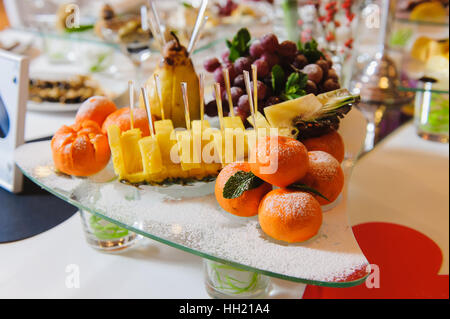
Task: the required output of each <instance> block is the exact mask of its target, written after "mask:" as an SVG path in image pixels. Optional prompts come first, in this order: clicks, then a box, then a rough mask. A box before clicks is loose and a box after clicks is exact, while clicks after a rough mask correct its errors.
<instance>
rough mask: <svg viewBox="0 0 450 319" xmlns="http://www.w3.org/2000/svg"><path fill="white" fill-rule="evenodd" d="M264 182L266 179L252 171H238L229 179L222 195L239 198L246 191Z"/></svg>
mask: <svg viewBox="0 0 450 319" xmlns="http://www.w3.org/2000/svg"><path fill="white" fill-rule="evenodd" d="M262 184H264V181H263V180H262V179H260V178H259V177H257V176H256V175H255V174H253V173H252V172H244V171H238V172H236V173H235V174H234V175H233V176H231V177H230V178H229V179H228V180H227V182H226V183H225V186H224V188H223V192H222V195H223V197H224V198H227V199H232V198H237V197H239V196H241V195H242V194H243V193H244V192H245V191H248V190H251V189H254V188H257V187H259V186H261V185H262Z"/></svg>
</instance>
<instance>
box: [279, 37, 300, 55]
mask: <svg viewBox="0 0 450 319" xmlns="http://www.w3.org/2000/svg"><path fill="white" fill-rule="evenodd" d="M277 52H278V54H280V55H281V56H282V57H286V58H289V59H294V58H295V55H296V54H297V45H296V44H295V43H294V42H292V41H283V42H282V43H281V44H280V46H279V47H278V51H277Z"/></svg>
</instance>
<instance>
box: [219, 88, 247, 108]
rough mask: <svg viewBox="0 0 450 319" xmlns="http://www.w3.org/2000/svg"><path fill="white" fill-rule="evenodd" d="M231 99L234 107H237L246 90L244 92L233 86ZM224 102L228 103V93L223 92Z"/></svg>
mask: <svg viewBox="0 0 450 319" xmlns="http://www.w3.org/2000/svg"><path fill="white" fill-rule="evenodd" d="M230 91H231V98H232V100H233V105H237V103H238V101H239V98H240V97H241V95H242V94H244V90H242V89H241V88H240V87H236V86H233V87H232V88H231V89H230ZM222 100H223V101H227V102H228V93H227V91H226V90H225V91H223V93H222Z"/></svg>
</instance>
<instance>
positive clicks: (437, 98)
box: [414, 81, 449, 143]
mask: <svg viewBox="0 0 450 319" xmlns="http://www.w3.org/2000/svg"><path fill="white" fill-rule="evenodd" d="M414 124H415V126H416V131H417V134H418V135H419V136H420V137H421V138H423V139H425V140H430V141H437V142H441V143H448V141H449V139H448V131H449V94H448V91H447V92H444V91H436V90H433V82H431V81H430V82H421V83H420V90H419V91H418V92H416V99H415V110H414Z"/></svg>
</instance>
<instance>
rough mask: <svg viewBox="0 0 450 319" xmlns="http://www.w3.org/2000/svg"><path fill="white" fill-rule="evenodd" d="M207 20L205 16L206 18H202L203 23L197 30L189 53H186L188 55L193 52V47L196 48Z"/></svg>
mask: <svg viewBox="0 0 450 319" xmlns="http://www.w3.org/2000/svg"><path fill="white" fill-rule="evenodd" d="M208 19H209V17H208V16H206V17H204V18H203V22H202V24H201V26H200V29H199V30H198V35H197V36H196V38H195V39H194V44H193V45H192V48H191V51H189V52H188V55H189V54H190V53H192V52H194V50H195V47H196V46H197V42H198V39H200V37H201V36H200V35H201V34H202V31H203V28H204V27H205V25H206V22H208Z"/></svg>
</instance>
